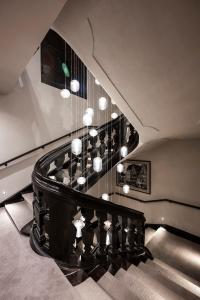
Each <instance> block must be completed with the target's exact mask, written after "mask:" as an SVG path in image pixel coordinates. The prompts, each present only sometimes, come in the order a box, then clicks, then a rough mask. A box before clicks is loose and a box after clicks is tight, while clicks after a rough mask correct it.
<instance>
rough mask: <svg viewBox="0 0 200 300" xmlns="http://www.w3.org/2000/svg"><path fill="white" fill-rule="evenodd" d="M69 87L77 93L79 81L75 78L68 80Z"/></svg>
mask: <svg viewBox="0 0 200 300" xmlns="http://www.w3.org/2000/svg"><path fill="white" fill-rule="evenodd" d="M70 89H71V91H72V92H74V93H77V92H78V91H79V89H80V83H79V81H78V80H76V79H73V80H71V82H70Z"/></svg>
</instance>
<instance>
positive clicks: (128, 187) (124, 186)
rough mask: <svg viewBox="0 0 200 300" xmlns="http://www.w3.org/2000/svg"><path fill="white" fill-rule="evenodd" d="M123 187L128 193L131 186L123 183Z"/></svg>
mask: <svg viewBox="0 0 200 300" xmlns="http://www.w3.org/2000/svg"><path fill="white" fill-rule="evenodd" d="M122 189H123V192H124V193H125V194H128V193H129V191H130V186H129V185H128V184H125V185H123V187H122Z"/></svg>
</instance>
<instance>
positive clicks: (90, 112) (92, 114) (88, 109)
mask: <svg viewBox="0 0 200 300" xmlns="http://www.w3.org/2000/svg"><path fill="white" fill-rule="evenodd" d="M85 112H86V113H87V114H89V115H91V116H92V118H93V116H94V109H93V108H92V107H88V108H86V110H85Z"/></svg>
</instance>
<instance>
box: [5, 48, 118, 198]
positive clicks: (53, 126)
mask: <svg viewBox="0 0 200 300" xmlns="http://www.w3.org/2000/svg"><path fill="white" fill-rule="evenodd" d="M21 78H22V82H23V87H20V85H18V86H17V87H16V89H15V90H14V92H13V93H11V94H9V95H4V96H3V95H1V96H0V140H1V147H0V162H4V161H6V160H8V159H10V158H13V157H15V156H17V155H20V154H22V153H23V152H26V151H28V150H31V149H33V148H35V147H37V146H40V145H41V144H44V143H47V142H49V141H51V140H53V139H55V138H58V137H60V136H63V135H65V134H67V133H69V132H71V131H73V130H76V129H78V128H80V127H82V126H83V124H82V115H83V112H84V110H85V109H86V107H93V108H94V109H95V116H94V125H100V124H103V123H105V122H106V121H108V120H110V114H111V110H112V105H111V104H110V100H109V107H108V109H107V110H106V112H101V111H99V110H98V108H97V104H98V103H97V100H98V98H99V97H100V96H103V95H105V92H104V91H103V89H102V88H101V87H100V86H97V85H95V84H94V78H93V77H92V76H91V75H89V77H88V100H85V99H82V98H79V97H77V96H74V95H72V96H71V97H70V99H65V100H64V99H63V98H61V96H60V90H59V89H56V88H53V87H51V86H49V85H46V84H43V83H41V75H40V51H38V52H37V53H36V54H35V55H34V56H33V58H32V59H31V61H30V63H29V64H28V66H27V67H26V69H25V70H24V73H23V74H22V77H21ZM63 142H64V141H63ZM56 145H57V144H56ZM56 145H54V147H55V146H56ZM42 153H43V152H42ZM42 153H41V154H40V155H39V156H41V155H42ZM39 156H35V155H34V157H35V159H38V157H39ZM24 159H25V160H26V159H27V158H24ZM35 159H33V160H31V161H30V160H29V162H28V163H27V164H26V166H25V165H24V164H23V163H21V162H20V164H19V163H18V164H17V165H16V166H13V167H7V170H6V171H5V170H0V179H1V180H0V202H1V201H2V200H4V199H5V198H7V197H8V196H10V195H12V194H13V193H15V192H17V191H18V190H19V189H21V188H23V187H24V186H25V185H26V184H28V183H30V182H31V181H30V175H31V172H32V170H33V164H34V162H35ZM3 191H6V195H3V194H2V192H3Z"/></svg>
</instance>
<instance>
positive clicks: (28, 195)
mask: <svg viewBox="0 0 200 300" xmlns="http://www.w3.org/2000/svg"><path fill="white" fill-rule="evenodd" d="M22 197H23V199H24V201H26V202H27V203H28V204H29V205H30V207H31V209H33V200H34V198H33V193H26V194H22Z"/></svg>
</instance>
